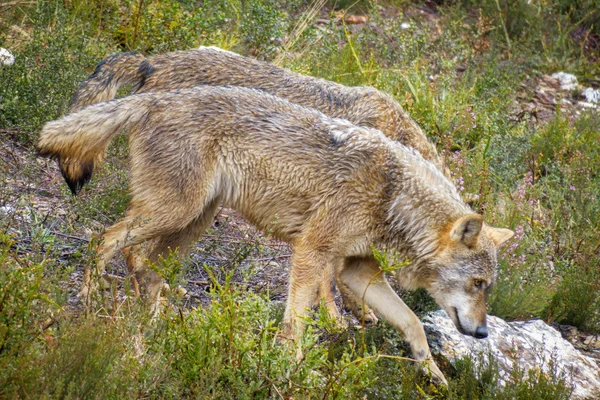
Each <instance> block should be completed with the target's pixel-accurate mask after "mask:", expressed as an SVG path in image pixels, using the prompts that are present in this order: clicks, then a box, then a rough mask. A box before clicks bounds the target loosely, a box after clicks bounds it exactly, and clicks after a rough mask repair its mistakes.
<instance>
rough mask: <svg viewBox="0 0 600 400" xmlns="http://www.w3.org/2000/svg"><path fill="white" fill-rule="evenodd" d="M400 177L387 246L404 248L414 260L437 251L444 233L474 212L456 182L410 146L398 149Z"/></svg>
mask: <svg viewBox="0 0 600 400" xmlns="http://www.w3.org/2000/svg"><path fill="white" fill-rule="evenodd" d="M397 162H398V165H397V167H396V168H397V174H396V175H397V176H396V177H395V179H394V182H393V185H394V190H392V191H391V193H392V196H391V198H390V199H389V203H388V204H389V208H388V214H387V223H388V225H387V227H388V229H389V232H388V234H387V235H386V236H387V238H386V239H387V240H386V241H387V242H389V243H386V244H385V245H386V247H388V248H397V249H401V252H402V253H405V255H406V256H407V257H408V258H409V259H410V260H411V261H413V262H418V261H420V260H421V259H423V258H426V257H428V256H429V255H431V254H433V253H434V252H435V251H436V250H437V248H438V245H439V238H440V233H441V232H442V231H443V229H444V228H445V227H447V226H448V225H449V224H450V223H452V222H454V221H456V219H458V218H460V217H461V216H463V215H466V214H470V213H472V212H473V211H472V210H471V209H470V208H469V207H468V206H467V205H466V204H465V203H464V202H463V201H462V199H461V198H460V195H459V194H458V191H457V190H456V187H455V186H454V184H453V183H452V182H451V181H450V180H449V179H448V178H446V177H445V176H444V175H443V174H442V172H441V171H440V170H439V169H438V168H436V167H435V166H434V165H433V164H431V163H430V162H428V161H426V160H424V159H423V158H422V157H421V155H420V154H419V153H417V152H415V151H413V150H411V149H408V148H406V147H403V148H399V149H398V151H397Z"/></svg>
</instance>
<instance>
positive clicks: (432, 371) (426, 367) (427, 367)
mask: <svg viewBox="0 0 600 400" xmlns="http://www.w3.org/2000/svg"><path fill="white" fill-rule="evenodd" d="M422 368H423V371H424V372H425V374H426V375H427V376H430V377H431V380H432V381H433V383H434V384H436V385H438V386H448V381H447V380H446V377H445V376H444V374H443V373H442V371H441V370H440V368H439V367H438V366H437V364H436V363H435V361H433V359H431V358H429V359H427V360H425V361H423V363H422Z"/></svg>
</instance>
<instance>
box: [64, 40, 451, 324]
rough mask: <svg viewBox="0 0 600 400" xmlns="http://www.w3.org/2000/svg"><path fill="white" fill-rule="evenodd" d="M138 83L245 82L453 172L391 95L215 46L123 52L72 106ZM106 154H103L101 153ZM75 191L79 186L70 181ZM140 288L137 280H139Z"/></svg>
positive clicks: (146, 86) (144, 88)
mask: <svg viewBox="0 0 600 400" xmlns="http://www.w3.org/2000/svg"><path fill="white" fill-rule="evenodd" d="M127 84H130V85H134V92H135V93H149V92H167V91H174V90H177V89H189V88H192V87H194V86H197V85H210V86H227V85H231V86H240V87H247V88H254V89H260V90H263V91H265V92H267V93H270V94H273V95H276V96H278V97H282V98H284V99H287V100H289V101H291V102H293V103H296V104H300V105H303V106H306V107H311V108H315V109H317V110H319V111H321V112H323V113H324V114H326V115H328V116H330V117H338V118H344V119H347V120H349V121H350V122H352V123H354V124H356V125H360V126H368V127H373V128H376V129H379V130H380V131H382V132H383V133H384V134H385V135H386V136H387V137H389V138H390V139H393V140H397V141H399V142H401V143H403V144H405V145H406V146H409V147H413V148H415V149H416V150H418V151H419V152H421V154H422V155H423V156H424V157H425V158H426V159H428V160H430V161H431V162H433V163H434V164H435V165H436V166H437V167H439V168H440V169H441V170H442V171H444V172H445V173H446V175H448V176H449V172H448V170H447V168H446V167H445V166H444V165H443V162H442V160H441V158H440V157H439V156H438V154H437V152H436V149H435V146H433V144H432V143H431V142H430V141H429V140H428V139H427V137H426V136H425V134H424V133H423V131H422V130H421V128H420V127H419V126H418V125H417V124H416V123H415V121H414V120H412V119H411V118H410V117H409V115H408V114H407V113H406V112H405V111H404V109H403V108H402V107H401V106H400V104H398V103H397V102H396V101H395V100H394V99H393V98H392V97H391V96H389V95H387V94H385V93H383V92H380V91H378V90H376V89H374V88H371V87H347V86H343V85H340V84H337V83H334V82H330V81H327V80H324V79H319V78H314V77H311V76H307V75H302V74H298V73H294V72H291V71H289V70H286V69H283V68H280V67H277V66H275V65H272V64H268V63H265V62H261V61H258V60H255V59H253V58H248V57H243V56H240V55H238V54H235V53H232V52H229V51H224V50H221V49H218V48H214V47H201V48H199V49H193V50H186V51H178V52H171V53H166V54H158V55H154V56H152V57H149V58H146V57H144V56H143V55H141V54H138V53H121V54H116V55H113V56H111V57H109V58H107V59H106V60H104V61H102V62H101V63H99V64H98V66H97V67H96V69H95V71H94V73H92V74H91V75H90V76H89V77H88V79H86V81H84V82H83V83H82V84H81V87H80V88H79V89H78V91H77V92H76V94H75V95H74V97H73V102H72V107H71V111H76V110H79V109H81V108H82V107H84V106H86V105H89V104H93V103H97V102H100V101H106V100H110V99H113V98H114V97H115V95H116V93H117V90H118V89H119V88H120V87H122V86H123V85H127ZM98 157H102V153H99V154H98ZM70 187H71V190H72V191H73V193H77V191H78V190H79V189H80V187H78V186H77V185H75V186H70ZM138 253H140V251H139V249H137V248H136V247H134V248H132V251H131V252H129V251H128V252H127V254H128V255H127V265H128V267H129V270H130V272H131V273H132V274H133V275H134V276H135V277H137V281H139V282H140V283H142V288H143V289H147V288H148V286H151V285H153V284H155V283H153V282H156V281H157V276H156V275H155V274H153V273H152V271H149V270H148V269H146V268H145V267H144V264H143V263H142V262H141V261H140V260H141V259H142V258H143V257H142V258H140V256H139V255H138ZM134 285H135V286H136V287H137V282H135V281H134ZM323 289H324V290H325V291H326V293H323V296H324V297H325V298H328V299H332V298H333V291H332V289H331V285H329V286H327V287H325V285H324V287H323ZM344 304H345V305H346V306H348V307H349V308H350V309H352V311H353V312H354V314H355V315H356V316H357V317H359V318H360V317H361V316H363V315H365V314H364V312H366V318H365V320H366V321H368V322H373V321H376V320H377V318H376V317H375V315H373V313H371V312H369V311H368V310H362V307H360V306H358V305H356V304H352V302H351V301H349V300H347V299H346V298H345V297H344Z"/></svg>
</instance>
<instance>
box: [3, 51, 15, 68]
mask: <svg viewBox="0 0 600 400" xmlns="http://www.w3.org/2000/svg"><path fill="white" fill-rule="evenodd" d="M14 63H15V56H13V55H12V53H11V52H10V51H8V50H6V49H5V48H4V47H0V64H2V65H13V64H14Z"/></svg>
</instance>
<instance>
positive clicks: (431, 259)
mask: <svg viewBox="0 0 600 400" xmlns="http://www.w3.org/2000/svg"><path fill="white" fill-rule="evenodd" d="M122 130H126V131H127V132H129V135H130V136H129V137H130V142H129V145H130V158H131V183H130V188H131V194H132V200H131V205H130V209H129V211H128V214H127V216H126V217H125V218H124V219H123V220H122V221H120V222H118V223H117V224H115V225H113V226H112V227H110V228H109V229H108V230H107V231H106V232H105V234H104V236H103V242H102V243H101V245H100V246H99V249H98V254H99V257H100V258H99V261H98V268H99V269H102V268H103V266H104V265H105V264H106V263H107V262H108V261H109V260H110V259H111V258H112V257H113V255H114V254H115V252H116V251H118V250H119V249H122V248H124V247H128V246H133V245H139V244H140V243H142V242H144V241H147V240H156V242H157V244H156V246H155V247H154V249H153V251H152V253H151V254H150V255H149V257H150V259H151V260H152V259H153V258H155V257H157V255H158V254H160V252H161V251H164V249H167V248H175V247H179V248H180V249H185V248H186V247H187V246H189V244H190V241H192V242H193V241H195V239H196V238H197V237H198V235H199V234H201V233H202V232H203V231H204V229H205V228H206V227H207V226H208V224H210V221H212V219H213V217H214V215H215V213H216V210H217V206H218V204H221V203H222V204H225V205H227V206H229V207H231V208H233V209H235V210H237V211H239V212H240V213H241V214H242V215H243V216H244V217H245V218H246V219H247V220H248V221H250V222H251V223H253V224H254V225H255V226H257V227H258V228H259V229H261V230H263V231H265V232H266V231H268V232H269V233H271V234H272V235H273V236H275V237H276V238H278V239H281V240H284V241H286V242H288V243H290V244H291V245H292V248H293V256H292V268H291V271H290V282H289V289H288V290H289V291H288V300H287V306H286V311H285V314H284V332H285V333H286V334H288V335H289V336H290V337H292V338H298V337H299V335H300V334H301V332H302V322H301V320H302V317H303V316H305V315H306V313H307V309H309V308H310V307H311V306H312V305H313V304H315V302H316V301H317V297H318V293H319V290H320V285H321V284H322V283H323V282H331V281H332V279H333V278H334V277H335V278H336V279H337V282H338V285H339V286H340V288H341V289H342V290H343V291H344V292H345V293H346V294H347V295H350V296H352V297H353V298H354V300H355V301H356V302H359V301H364V302H365V303H366V304H367V305H368V306H369V307H371V308H372V309H374V310H375V311H376V312H378V313H379V314H380V315H381V316H382V317H383V318H385V319H386V320H387V321H389V322H390V323H391V324H392V325H393V326H394V327H396V328H397V329H399V330H401V331H402V332H403V333H404V335H405V337H406V340H407V341H408V342H409V343H410V345H411V349H412V352H413V355H414V357H415V358H416V359H417V360H421V361H425V363H426V365H427V367H428V368H429V369H430V370H431V371H432V372H433V376H434V377H435V378H437V379H438V380H439V381H441V382H445V379H444V376H443V374H442V373H441V371H440V370H439V368H438V367H437V366H436V364H435V362H434V361H433V360H432V359H431V353H430V350H429V346H428V344H427V340H426V337H425V333H424V330H423V327H422V325H421V323H420V321H419V319H418V318H417V317H416V315H415V314H414V313H413V312H412V311H411V310H410V309H409V308H408V307H407V306H406V305H405V304H404V303H403V302H402V300H401V299H400V298H399V297H398V295H396V293H394V291H393V290H392V289H391V287H390V286H389V284H388V282H387V281H386V279H385V277H384V276H383V274H382V273H381V270H380V269H379V265H378V263H377V261H376V260H375V258H374V256H373V253H372V249H371V246H373V247H374V248H377V249H380V250H382V251H388V252H389V251H392V252H394V253H395V254H397V255H398V256H400V257H407V258H409V259H410V260H411V261H412V263H411V264H410V265H408V266H405V267H403V268H400V269H398V271H397V273H396V278H397V279H398V282H399V283H400V284H401V285H402V286H403V287H405V288H407V289H415V288H418V287H423V288H425V289H427V290H428V291H429V292H430V293H431V295H432V296H433V298H434V299H435V300H436V301H437V302H438V303H439V304H440V305H441V306H442V307H443V308H444V310H446V312H447V313H448V315H450V317H451V318H452V320H453V321H454V323H455V325H456V327H457V328H458V329H459V331H461V332H462V333H464V334H467V335H472V336H474V337H478V338H482V337H485V336H487V330H486V301H485V300H486V296H487V294H488V292H489V291H490V289H491V287H492V286H493V285H494V282H495V280H496V270H497V268H496V253H497V248H498V246H499V245H500V244H501V243H502V242H504V241H505V240H507V239H508V238H510V237H511V236H512V232H511V231H510V230H508V229H499V228H493V227H491V226H488V225H486V224H485V223H484V222H483V218H482V216H481V215H478V214H475V213H474V212H473V211H472V210H471V209H470V208H469V206H468V205H467V204H465V203H464V202H463V201H462V200H461V198H460V196H459V194H458V192H457V190H456V188H455V186H454V184H453V183H452V182H451V181H450V180H449V179H448V178H447V177H445V176H444V174H442V173H441V172H440V171H439V169H438V168H436V167H435V166H434V165H433V164H432V163H431V162H429V161H427V160H425V159H424V158H423V157H422V156H421V154H419V153H418V152H416V151H415V150H414V149H411V148H408V147H406V146H404V145H402V144H400V143H398V142H395V141H392V140H390V139H389V138H387V137H386V136H385V135H383V134H382V133H381V132H380V131H378V130H375V129H372V128H368V127H359V126H356V125H353V124H351V123H350V122H348V121H345V120H342V119H336V118H329V117H327V116H325V115H324V114H322V113H320V112H318V111H316V110H314V109H309V108H304V107H302V106H299V105H297V104H293V103H290V102H288V101H286V100H283V99H281V98H278V97H274V96H271V95H268V94H265V93H264V92H261V91H257V90H251V89H245V88H239V87H197V88H194V89H191V90H183V91H180V92H172V93H146V94H139V95H132V96H128V97H125V98H122V99H118V100H113V101H110V102H106V103H99V104H95V105H92V106H89V107H86V108H85V109H82V110H80V111H78V112H75V113H72V114H69V115H67V116H65V117H63V118H61V119H59V120H56V121H52V122H49V123H47V124H46V125H45V126H44V127H43V129H42V131H41V135H40V140H39V142H38V149H39V151H40V152H41V154H43V155H46V156H50V157H54V158H57V159H58V160H59V164H60V166H61V169H62V171H63V174H64V175H65V178H66V179H67V181H69V182H71V184H74V185H79V186H80V185H82V184H83V183H84V182H85V181H86V180H88V179H89V178H90V176H91V173H92V172H93V170H94V169H95V168H96V167H97V161H98V158H97V155H98V154H99V153H101V152H103V151H104V149H105V148H106V146H107V145H108V143H109V141H110V140H111V139H112V138H113V137H114V136H115V135H117V134H119V133H120V132H121V131H122Z"/></svg>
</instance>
